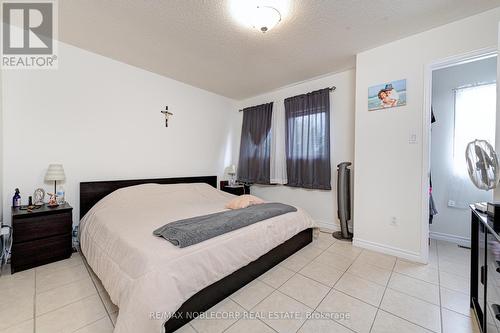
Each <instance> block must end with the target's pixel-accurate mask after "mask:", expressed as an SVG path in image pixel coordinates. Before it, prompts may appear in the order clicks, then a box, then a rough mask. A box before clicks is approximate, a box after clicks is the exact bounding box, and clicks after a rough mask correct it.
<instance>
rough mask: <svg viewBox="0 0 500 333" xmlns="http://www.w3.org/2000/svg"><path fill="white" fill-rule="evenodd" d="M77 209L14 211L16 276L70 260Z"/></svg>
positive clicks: (11, 266) (13, 267) (13, 232)
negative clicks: (34, 268) (29, 269)
mask: <svg viewBox="0 0 500 333" xmlns="http://www.w3.org/2000/svg"><path fill="white" fill-rule="evenodd" d="M72 211H73V208H72V207H71V206H70V205H69V204H68V203H64V204H61V205H59V206H58V207H54V208H49V207H47V206H46V205H44V206H41V207H39V208H37V209H33V211H31V212H29V211H28V210H27V209H21V208H12V229H13V230H12V257H11V263H10V270H11V272H12V273H14V272H19V271H22V270H25V269H28V268H33V267H37V266H41V265H45V264H48V263H50V262H54V261H58V260H61V259H66V258H69V257H70V256H71V252H72V235H71V231H72V230H73V218H72V216H73V214H72Z"/></svg>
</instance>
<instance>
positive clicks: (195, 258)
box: [80, 184, 315, 333]
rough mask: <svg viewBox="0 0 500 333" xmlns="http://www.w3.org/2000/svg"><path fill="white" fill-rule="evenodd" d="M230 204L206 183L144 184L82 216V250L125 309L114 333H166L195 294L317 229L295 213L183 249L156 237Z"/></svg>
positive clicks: (110, 197)
mask: <svg viewBox="0 0 500 333" xmlns="http://www.w3.org/2000/svg"><path fill="white" fill-rule="evenodd" d="M233 198H234V196H233V195H231V194H228V193H225V192H222V191H219V190H217V189H215V188H213V187H211V186H210V185H208V184H171V185H158V184H144V185H138V186H132V187H127V188H123V189H120V190H117V191H115V192H113V193H111V194H110V195H108V196H107V197H105V198H104V199H102V200H101V201H100V202H98V203H97V204H96V205H95V206H94V207H93V208H92V209H91V210H90V211H89V212H88V213H87V214H86V215H85V216H84V218H83V219H82V220H81V223H80V247H81V250H82V253H83V255H84V256H85V258H86V259H87V262H88V263H89V265H90V266H91V268H92V269H93V270H94V272H95V273H96V274H97V276H98V277H99V278H100V279H101V281H102V283H103V285H104V287H105V288H106V290H107V291H108V293H109V295H110V297H111V300H112V301H113V303H115V304H116V305H117V306H118V307H119V309H120V311H119V315H118V319H117V322H116V326H115V333H124V332H134V333H136V332H161V331H162V327H163V323H164V322H165V320H166V318H167V317H168V315H169V314H173V313H174V312H175V311H176V310H177V309H178V308H179V307H180V306H181V305H182V303H184V302H185V301H186V300H187V299H189V298H190V297H191V296H193V295H194V294H196V293H197V292H198V291H200V290H202V289H204V288H205V287H207V286H209V285H211V284H212V283H214V282H216V281H218V280H220V279H222V278H223V277H225V276H227V275H229V274H231V273H233V272H234V271H236V270H238V269H239V268H241V267H243V266H245V265H247V264H249V263H250V262H252V261H254V260H256V259H258V258H259V257H260V256H262V255H263V254H265V253H267V252H269V251H270V250H272V249H273V248H275V247H276V246H278V245H280V244H281V243H283V242H285V241H286V240H288V239H290V238H291V237H293V236H294V235H296V234H297V233H299V232H301V231H302V230H305V229H308V228H312V227H315V225H314V222H313V220H312V219H311V218H310V217H309V215H308V214H307V213H305V212H304V211H303V210H301V209H300V208H298V210H297V212H292V213H287V214H284V215H281V216H277V217H273V218H271V219H267V220H264V221H261V222H259V223H255V224H252V225H250V226H247V227H244V228H241V229H238V230H235V231H231V232H229V233H226V234H223V235H220V236H217V237H215V238H212V239H209V240H207V241H204V242H201V243H199V244H196V245H192V246H189V247H186V248H179V247H176V246H174V245H172V244H171V243H170V242H167V241H165V240H164V239H163V238H159V237H156V236H153V230H155V229H157V228H158V227H161V226H163V225H165V224H166V223H169V222H173V221H177V220H180V219H185V218H190V217H195V216H200V215H206V214H211V213H216V212H220V211H223V210H225V208H224V206H225V204H226V203H227V202H228V201H230V200H231V199H233ZM158 314H161V315H158Z"/></svg>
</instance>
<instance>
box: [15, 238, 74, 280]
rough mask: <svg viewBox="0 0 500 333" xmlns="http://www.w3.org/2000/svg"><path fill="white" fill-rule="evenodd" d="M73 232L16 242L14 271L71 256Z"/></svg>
mask: <svg viewBox="0 0 500 333" xmlns="http://www.w3.org/2000/svg"><path fill="white" fill-rule="evenodd" d="M71 245H72V244H71V234H70V233H68V234H66V235H60V236H53V237H48V238H44V239H38V240H33V241H27V242H24V243H14V244H13V245H12V258H11V269H12V273H14V272H18V271H21V270H24V269H28V268H32V267H36V266H40V265H44V264H48V263H50V262H54V261H58V260H61V259H65V258H69V257H70V256H71V252H72V250H71V249H72V246H71Z"/></svg>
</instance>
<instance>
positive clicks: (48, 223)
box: [12, 211, 73, 243]
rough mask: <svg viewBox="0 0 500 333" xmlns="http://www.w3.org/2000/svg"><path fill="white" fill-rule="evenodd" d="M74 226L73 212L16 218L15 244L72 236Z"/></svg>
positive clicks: (14, 228)
mask: <svg viewBox="0 0 500 333" xmlns="http://www.w3.org/2000/svg"><path fill="white" fill-rule="evenodd" d="M72 224H73V223H72V214H71V211H69V212H61V213H58V214H48V215H41V216H30V217H22V218H16V219H14V221H13V233H12V234H13V239H14V243H21V242H26V241H30V240H35V239H39V238H45V237H50V236H56V235H65V234H68V235H69V234H71V230H72Z"/></svg>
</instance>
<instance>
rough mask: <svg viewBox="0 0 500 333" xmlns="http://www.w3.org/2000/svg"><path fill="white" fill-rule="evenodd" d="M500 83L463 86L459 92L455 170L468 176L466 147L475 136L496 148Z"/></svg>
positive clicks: (459, 174) (454, 152) (456, 102)
mask: <svg viewBox="0 0 500 333" xmlns="http://www.w3.org/2000/svg"><path fill="white" fill-rule="evenodd" d="M495 124H496V84H486V85H478V86H475V87H468V88H460V89H457V90H456V91H455V131H454V142H453V164H454V167H453V169H454V170H453V171H454V173H455V175H456V176H462V177H467V165H466V161H465V149H466V147H467V144H468V143H469V142H471V141H474V140H475V139H478V140H486V141H488V142H489V143H490V144H491V145H492V146H493V147H495Z"/></svg>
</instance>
